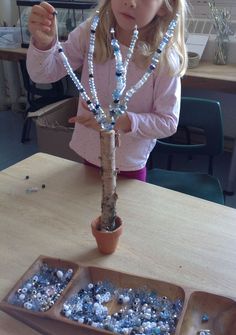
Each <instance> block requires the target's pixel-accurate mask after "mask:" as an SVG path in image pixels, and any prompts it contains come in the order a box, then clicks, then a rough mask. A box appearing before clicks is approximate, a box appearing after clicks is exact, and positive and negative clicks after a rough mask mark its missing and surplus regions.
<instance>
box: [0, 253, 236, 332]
mask: <svg viewBox="0 0 236 335" xmlns="http://www.w3.org/2000/svg"><path fill="white" fill-rule="evenodd" d="M43 263H46V264H48V265H49V266H52V267H55V268H63V269H69V268H72V269H73V277H72V279H71V281H70V282H69V284H68V285H67V287H66V288H65V290H64V291H63V293H62V294H61V296H60V298H59V299H58V300H57V301H56V303H55V304H54V306H52V307H51V308H50V309H49V310H47V311H46V312H34V311H31V310H27V309H25V308H22V307H18V306H16V305H13V304H12V303H10V301H11V300H12V297H13V295H14V293H15V292H16V291H17V289H18V288H19V287H21V285H22V283H24V282H25V281H26V280H28V279H29V278H30V277H32V275H33V274H35V273H36V272H37V271H38V270H39V268H40V267H41V265H42V264H43ZM104 280H106V281H109V282H111V283H113V284H114V285H115V286H116V287H120V288H143V287H146V288H147V289H149V290H153V291H156V292H158V294H159V295H161V296H167V297H168V298H169V299H171V300H175V299H177V298H180V299H182V300H183V301H184V307H183V312H182V315H181V317H180V319H179V322H178V325H177V328H176V332H175V335H196V334H197V332H198V331H200V330H201V329H209V330H211V332H212V335H235V334H236V301H235V300H233V299H230V298H226V297H222V296H218V295H214V294H211V293H207V292H197V291H194V290H191V289H185V288H182V287H179V286H176V285H174V284H171V283H166V282H162V281H159V280H154V279H150V278H145V277H138V276H134V275H131V274H127V273H122V272H117V271H113V270H109V269H104V268H98V267H84V266H80V265H78V264H76V263H72V262H68V261H65V260H61V259H55V258H49V257H46V256H40V257H39V258H38V259H37V260H36V261H35V262H34V263H33V264H32V265H31V267H30V268H29V269H28V270H27V271H26V273H25V274H24V275H23V276H22V277H21V278H20V279H19V280H18V282H17V283H16V284H15V285H14V287H13V288H12V289H11V290H10V292H9V293H8V294H7V295H6V297H5V298H4V299H3V300H2V302H1V303H0V309H1V310H3V311H4V312H6V313H7V314H9V315H11V316H12V317H14V318H16V319H18V320H20V321H22V322H24V323H26V324H27V325H29V326H30V327H31V328H33V329H35V330H37V331H39V332H40V333H42V334H47V335H64V334H70V335H79V334H85V333H86V334H88V335H97V334H98V333H99V334H113V335H114V333H111V332H110V331H106V330H101V329H97V328H94V327H91V326H88V325H84V324H80V323H77V322H75V321H71V320H69V319H67V318H66V317H64V316H63V315H61V313H60V312H61V309H62V306H63V303H64V301H65V300H67V299H68V297H70V296H71V295H73V293H75V292H78V291H79V290H80V289H81V288H85V287H86V286H87V284H88V283H91V282H98V281H104ZM108 308H109V312H111V313H113V312H115V311H116V310H117V309H118V306H117V305H116V304H114V303H112V304H108ZM119 309H120V306H119ZM204 313H206V314H208V316H209V321H207V322H205V323H203V322H202V321H201V317H202V315H203V314H204Z"/></svg>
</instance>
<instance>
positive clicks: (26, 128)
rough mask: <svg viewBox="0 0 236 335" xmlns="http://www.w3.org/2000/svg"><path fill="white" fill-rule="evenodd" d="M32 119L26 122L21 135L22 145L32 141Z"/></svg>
mask: <svg viewBox="0 0 236 335" xmlns="http://www.w3.org/2000/svg"><path fill="white" fill-rule="evenodd" d="M31 122H32V120H31V118H28V117H27V118H26V119H25V121H24V125H23V129H22V133H21V143H25V142H27V141H29V140H30V138H29V135H30V128H31Z"/></svg>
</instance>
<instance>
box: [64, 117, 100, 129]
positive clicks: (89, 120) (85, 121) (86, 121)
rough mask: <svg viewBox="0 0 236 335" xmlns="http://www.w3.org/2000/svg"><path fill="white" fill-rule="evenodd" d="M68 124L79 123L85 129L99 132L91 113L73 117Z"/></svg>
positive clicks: (98, 126)
mask: <svg viewBox="0 0 236 335" xmlns="http://www.w3.org/2000/svg"><path fill="white" fill-rule="evenodd" d="M68 122H69V123H76V122H78V123H80V124H82V125H84V126H85V127H87V128H92V129H94V130H96V131H100V130H101V127H100V125H99V124H98V123H97V121H96V120H95V118H94V116H93V114H92V113H90V114H88V115H80V116H73V117H71V118H70V119H69V120H68Z"/></svg>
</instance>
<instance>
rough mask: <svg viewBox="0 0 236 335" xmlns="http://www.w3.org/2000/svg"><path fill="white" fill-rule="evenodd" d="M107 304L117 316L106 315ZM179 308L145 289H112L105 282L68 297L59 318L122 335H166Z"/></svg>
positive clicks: (178, 303)
mask: <svg viewBox="0 0 236 335" xmlns="http://www.w3.org/2000/svg"><path fill="white" fill-rule="evenodd" d="M109 302H110V303H112V306H113V307H114V305H115V304H116V306H117V312H114V313H112V314H109V310H108V307H107V306H109ZM182 308H183V301H182V300H181V299H176V300H175V301H171V300H170V299H168V298H167V297H165V296H164V297H163V296H159V295H158V294H157V293H156V292H154V291H150V290H148V289H147V288H140V289H132V288H116V287H115V286H114V285H113V284H112V283H110V282H108V281H104V282H97V283H94V284H93V283H89V284H88V285H87V287H86V288H84V289H81V290H80V291H79V292H77V293H76V294H74V295H73V296H71V297H70V298H69V299H67V301H65V303H64V305H63V309H62V311H61V314H62V315H64V316H65V317H66V318H69V319H70V320H73V321H76V322H79V323H82V324H86V325H90V326H92V327H96V328H99V329H105V330H109V331H111V332H114V333H118V334H125V335H135V334H136V335H145V334H147V335H157V334H160V335H170V334H173V333H174V332H175V329H176V325H177V322H178V319H179V317H180V314H181V312H182Z"/></svg>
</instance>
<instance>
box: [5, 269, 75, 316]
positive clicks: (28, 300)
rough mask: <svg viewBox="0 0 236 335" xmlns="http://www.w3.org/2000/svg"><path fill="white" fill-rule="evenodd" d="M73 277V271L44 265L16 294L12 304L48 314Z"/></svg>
mask: <svg viewBox="0 0 236 335" xmlns="http://www.w3.org/2000/svg"><path fill="white" fill-rule="evenodd" d="M72 275H73V270H72V269H67V270H65V269H58V268H52V267H49V266H48V265H47V264H43V265H42V266H41V267H40V269H39V271H38V272H37V273H35V275H34V276H32V277H31V278H29V279H28V280H27V281H25V282H24V283H23V285H21V287H20V288H19V289H18V290H17V291H16V292H15V293H14V295H13V297H12V299H11V301H10V303H12V304H14V305H17V306H20V307H23V308H26V309H28V310H32V311H37V312H38V311H40V312H46V311H47V310H48V309H50V308H51V307H52V306H53V305H54V304H55V302H56V300H57V299H58V298H59V297H60V295H61V293H62V292H63V290H64V289H65V287H66V286H67V284H68V283H69V281H70V280H71V278H72Z"/></svg>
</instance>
